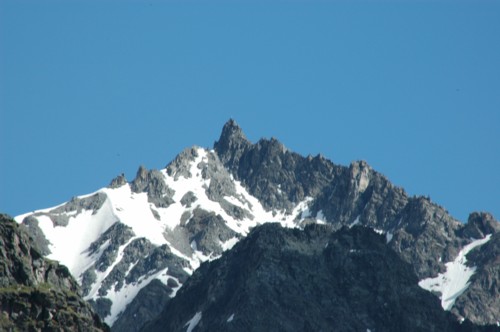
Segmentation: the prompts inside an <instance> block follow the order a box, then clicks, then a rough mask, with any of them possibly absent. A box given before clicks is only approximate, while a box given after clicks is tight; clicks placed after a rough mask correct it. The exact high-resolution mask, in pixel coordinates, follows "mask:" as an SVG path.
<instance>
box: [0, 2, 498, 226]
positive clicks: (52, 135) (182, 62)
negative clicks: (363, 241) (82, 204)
mask: <svg viewBox="0 0 500 332" xmlns="http://www.w3.org/2000/svg"><path fill="white" fill-rule="evenodd" d="M39 2H40V1H33V2H30V1H10V0H1V1H0V153H1V154H0V158H1V159H0V211H3V212H7V213H9V214H11V215H17V214H20V213H23V212H28V211H32V210H35V209H40V208H46V207H50V206H53V205H57V204H59V203H62V202H64V201H67V200H69V199H70V198H71V197H72V196H76V195H81V194H86V193H90V192H92V191H95V190H97V189H99V188H101V187H103V186H106V185H107V184H108V183H109V181H110V180H111V179H112V178H113V177H114V176H116V175H118V174H120V173H121V172H124V173H125V174H126V176H127V178H128V179H129V180H132V179H133V177H134V176H135V172H136V170H137V168H138V166H139V165H141V164H143V165H145V166H146V167H148V168H162V167H164V166H165V165H166V164H167V163H168V162H169V161H170V160H172V159H173V158H174V157H175V155H176V154H177V153H179V152H180V151H182V149H184V148H185V147H188V146H191V145H194V144H197V145H200V146H206V147H211V146H212V144H213V142H214V141H215V140H216V139H218V137H219V134H220V130H221V129H222V126H223V124H224V123H225V121H226V120H228V119H229V118H230V117H233V118H234V119H236V121H237V122H238V123H239V124H240V125H241V127H242V128H243V130H244V131H245V133H246V134H247V136H248V137H249V138H250V139H251V140H252V141H257V140H258V139H259V138H261V137H268V138H269V137H272V136H274V137H276V138H278V139H279V140H281V141H282V142H283V143H284V144H285V145H286V146H287V147H288V148H290V149H291V150H294V151H296V152H299V153H301V154H304V155H307V154H312V155H315V154H318V153H322V154H323V155H325V156H326V157H328V158H330V159H331V160H333V161H334V162H336V163H339V164H344V165H348V164H349V163H350V162H351V161H353V160H358V159H364V160H366V161H367V162H368V163H369V164H370V165H372V167H373V168H375V169H376V170H378V171H379V172H381V173H383V174H385V175H386V176H387V177H388V178H389V179H390V180H391V181H393V182H394V183H395V184H397V185H399V186H403V187H404V188H405V189H406V190H407V192H408V193H409V194H411V195H429V196H430V197H431V199H432V200H433V201H435V202H438V203H439V204H441V205H443V206H444V207H445V208H447V209H448V210H449V211H450V212H451V214H452V215H453V216H455V217H456V218H458V219H460V220H462V221H465V220H466V218H467V216H468V213H469V212H471V211H475V210H486V211H490V212H492V213H493V214H494V215H495V216H496V217H497V218H500V139H499V134H500V39H499V38H500V37H499V36H500V2H478V1H470V2H455V1H436V2H431V1H415V2H410V1H401V2H399V3H398V2H396V1H385V2H382V1H369V2H361V1H356V2H347V1H345V2H338V1H337V2H326V1H322V2H306V1H304V2H301V1H294V2H285V1H274V2H272V1H271V2H268V1H262V2H253V3H250V2H244V1H235V2H233V3H231V2H229V1H226V2H210V4H208V3H209V1H200V2H193V1H188V2H180V1H179V2H177V1H176V2H173V1H165V2H160V1H144V2H139V1H126V2H121V1H85V2H80V1H44V4H43V5H42V4H40V3H39Z"/></svg>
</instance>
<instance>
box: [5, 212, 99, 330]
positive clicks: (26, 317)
mask: <svg viewBox="0 0 500 332" xmlns="http://www.w3.org/2000/svg"><path fill="white" fill-rule="evenodd" d="M31 243H32V239H31V238H30V237H29V236H28V234H27V232H26V231H25V230H23V226H22V225H18V224H17V223H16V222H15V221H14V220H12V219H11V218H9V217H8V216H6V215H3V214H2V215H0V315H1V316H0V330H2V331H61V330H64V331H108V330H109V328H108V327H107V326H106V325H105V324H103V323H102V322H101V320H100V319H99V316H98V315H97V314H95V313H94V312H93V311H92V308H91V306H90V305H89V304H88V303H86V302H84V301H83V299H82V298H81V296H80V289H79V287H78V284H77V283H76V281H75V280H74V279H73V278H72V277H71V275H70V273H69V271H68V269H67V268H66V267H65V266H62V265H59V264H58V263H57V262H54V261H50V260H47V259H45V258H43V257H42V254H41V253H40V252H39V251H37V249H36V248H34V247H33V246H32V245H31Z"/></svg>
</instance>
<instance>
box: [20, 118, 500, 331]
mask: <svg viewBox="0 0 500 332" xmlns="http://www.w3.org/2000/svg"><path fill="white" fill-rule="evenodd" d="M409 176H411V175H409ZM15 220H16V221H17V223H19V224H20V225H21V226H20V227H22V229H23V232H25V233H26V234H28V235H29V236H30V238H31V240H30V241H31V242H32V246H33V247H34V248H36V251H37V252H39V253H40V255H41V256H45V257H46V258H47V259H51V260H57V261H59V262H60V263H61V264H63V265H65V266H67V269H68V271H69V273H70V274H71V276H72V278H74V279H75V280H76V282H77V283H78V289H79V291H78V292H81V296H82V298H83V299H84V300H85V301H87V302H88V303H90V305H91V306H92V308H93V310H95V312H96V313H97V314H98V315H99V316H100V317H101V319H102V320H104V321H105V322H106V323H107V324H108V325H109V326H111V330H113V331H140V330H141V329H145V330H156V329H158V328H160V327H166V326H168V329H167V330H171V331H177V330H183V331H185V330H187V331H198V330H199V331H213V330H220V331H224V330H252V329H253V330H256V331H257V330H262V329H265V330H283V331H287V330H301V331H302V330H315V331H317V330H324V331H327V330H329V327H330V328H335V329H338V330H352V331H358V330H359V331H368V330H370V331H381V330H384V331H385V330H387V331H398V330H407V331H409V330H415V331H431V330H435V331H444V330H448V331H453V330H460V329H463V330H464V331H466V330H473V329H476V328H478V329H479V327H476V326H475V325H473V324H476V325H478V326H480V325H482V326H486V325H490V326H489V327H484V328H485V329H495V327H494V325H495V324H498V322H499V320H500V255H499V254H500V232H499V231H500V224H499V222H498V221H497V220H495V218H494V217H493V216H492V215H491V214H489V213H486V212H473V213H471V214H470V216H469V218H468V221H467V223H465V224H463V223H461V222H459V221H458V220H456V219H454V218H453V217H452V216H451V215H450V214H449V213H448V212H447V211H446V210H445V209H444V208H443V207H441V206H439V205H438V204H436V203H434V202H432V201H431V200H430V199H429V198H428V197H421V196H418V197H416V196H409V195H408V194H407V193H406V192H405V191H404V189H402V188H399V187H397V186H394V185H393V184H392V183H391V182H390V181H389V180H388V179H387V178H386V177H385V176H384V175H382V174H381V173H379V172H377V171H375V170H373V169H372V168H371V167H370V166H369V165H368V164H367V163H366V162H364V161H356V162H352V163H351V164H350V165H349V166H342V165H336V164H334V163H332V162H331V161H330V160H328V159H326V158H324V157H323V156H321V155H318V156H314V157H313V156H305V157H304V156H301V155H299V154H297V153H294V152H292V151H290V150H288V149H287V148H286V147H285V146H284V145H283V144H282V143H281V142H279V141H278V140H276V139H274V138H271V139H261V140H259V141H258V142H256V143H252V142H250V141H249V140H248V139H247V138H246V137H245V135H244V133H243V131H242V129H241V128H240V127H239V126H238V125H237V123H236V122H235V121H234V120H229V121H228V122H227V123H226V124H225V125H224V127H223V129H222V133H221V136H220V138H219V139H218V140H217V141H216V142H215V143H214V145H213V147H212V148H201V147H191V148H187V149H186V150H184V151H183V152H181V153H180V154H179V155H178V156H177V157H176V158H175V159H174V160H173V161H171V162H170V163H169V164H168V165H166V167H165V168H163V169H161V170H155V169H153V170H148V169H146V168H144V167H140V168H139V170H138V171H137V175H136V177H135V178H134V179H133V180H132V181H128V180H127V179H126V178H125V176H124V175H123V174H122V175H119V176H117V177H116V178H115V179H113V180H112V181H111V182H110V184H109V185H108V186H107V187H105V188H102V189H99V190H97V191H96V192H94V193H91V194H88V195H82V196H76V197H74V198H72V199H71V200H69V201H68V202H66V203H63V204H61V205H59V206H56V207H52V208H48V209H44V210H39V211H34V212H30V213H27V214H23V215H20V216H17V217H15ZM233 248H234V249H233ZM75 289H76V288H75ZM273 292H274V293H273ZM233 309H234V312H233V311H231V310H233ZM274 312H275V313H276V314H273V313H274ZM301 312H302V313H303V316H307V317H310V318H309V319H305V318H304V317H299V316H301V314H300V313H301ZM243 313H244V314H243ZM349 326H350V328H349Z"/></svg>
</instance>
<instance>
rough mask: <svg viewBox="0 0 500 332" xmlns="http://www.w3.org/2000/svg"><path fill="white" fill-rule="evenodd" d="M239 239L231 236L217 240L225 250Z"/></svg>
mask: <svg viewBox="0 0 500 332" xmlns="http://www.w3.org/2000/svg"><path fill="white" fill-rule="evenodd" d="M238 241H239V239H238V238H237V237H233V238H231V239H229V240H227V241H226V242H222V241H219V244H220V246H221V247H222V250H224V251H226V250H229V249H231V248H232V247H233V246H234V245H235V244H236V243H238Z"/></svg>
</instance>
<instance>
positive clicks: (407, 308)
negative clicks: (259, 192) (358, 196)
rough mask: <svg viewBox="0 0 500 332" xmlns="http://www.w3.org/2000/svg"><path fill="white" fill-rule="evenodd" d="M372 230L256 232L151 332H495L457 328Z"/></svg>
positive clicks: (186, 291) (196, 280)
mask: <svg viewBox="0 0 500 332" xmlns="http://www.w3.org/2000/svg"><path fill="white" fill-rule="evenodd" d="M385 242H386V240H385V236H383V235H379V234H377V233H375V232H374V231H373V230H370V229H369V228H366V227H360V226H354V227H352V228H348V227H345V226H344V227H342V228H341V229H340V230H338V231H336V232H334V231H333V228H332V227H331V226H329V225H317V224H316V225H315V224H312V225H308V226H306V227H305V228H304V230H303V231H302V230H299V229H285V228H283V227H281V226H280V225H278V224H266V225H262V226H259V227H256V228H255V229H254V230H253V231H252V232H251V233H250V234H249V235H248V237H246V238H245V239H243V240H242V241H240V242H239V243H238V244H236V245H235V246H234V248H233V249H232V250H230V251H229V252H227V253H226V254H224V255H223V256H222V257H221V258H220V259H218V260H216V261H212V262H205V263H203V264H202V265H201V266H200V268H198V269H197V270H196V271H195V272H194V274H193V276H192V277H191V278H190V279H188V281H187V282H186V283H185V285H184V286H183V287H182V288H181V290H179V293H178V295H177V296H176V297H175V298H174V299H173V300H172V301H170V302H169V303H168V305H167V306H166V308H165V309H164V311H163V313H162V314H161V315H160V316H159V318H157V319H156V320H155V321H153V322H152V323H150V324H149V325H148V326H146V327H145V328H144V330H143V331H145V332H146V331H148V332H155V331H172V332H174V331H179V332H180V331H183V332H184V331H186V330H188V331H198V332H203V331H428V332H430V331H440V332H445V331H453V332H457V331H468V332H472V331H487V330H492V331H493V330H496V329H495V327H482V328H479V327H476V326H474V325H472V324H471V323H470V322H463V323H459V322H458V321H457V320H456V318H455V317H454V316H453V315H452V314H451V313H449V312H446V311H444V310H441V306H440V304H439V301H438V299H437V298H436V297H435V296H433V295H432V294H431V293H429V292H426V291H425V290H423V289H422V288H420V287H418V285H417V282H418V279H417V277H416V275H415V274H414V273H413V272H412V270H411V268H410V266H409V265H408V263H406V262H404V261H402V260H401V258H399V257H398V255H397V254H396V253H395V252H394V251H393V250H391V249H390V248H389V247H388V246H387V245H386V243H385Z"/></svg>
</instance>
